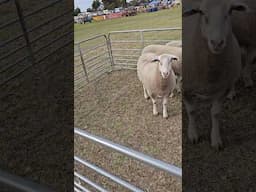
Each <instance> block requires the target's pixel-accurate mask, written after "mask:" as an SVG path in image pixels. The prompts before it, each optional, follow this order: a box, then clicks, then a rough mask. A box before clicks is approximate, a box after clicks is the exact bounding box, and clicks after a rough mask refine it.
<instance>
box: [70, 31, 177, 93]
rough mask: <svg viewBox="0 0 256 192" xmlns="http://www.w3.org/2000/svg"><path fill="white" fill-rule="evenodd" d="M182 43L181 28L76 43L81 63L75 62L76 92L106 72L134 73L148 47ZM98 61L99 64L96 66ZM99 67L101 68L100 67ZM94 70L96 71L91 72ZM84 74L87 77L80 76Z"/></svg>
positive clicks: (111, 34)
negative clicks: (125, 71) (144, 50)
mask: <svg viewBox="0 0 256 192" xmlns="http://www.w3.org/2000/svg"><path fill="white" fill-rule="evenodd" d="M180 39H181V28H178V27H174V28H159V29H140V30H125V31H112V32H109V33H108V34H107V35H97V36H94V37H91V38H89V39H86V40H83V41H80V42H76V43H75V56H74V57H75V58H77V57H78V56H79V57H80V60H79V61H77V62H75V89H80V88H82V87H83V86H85V85H87V84H88V83H89V82H91V81H93V80H96V79H97V78H98V77H100V76H101V75H102V74H104V73H106V72H110V71H113V70H118V69H130V70H135V69H136V66H137V60H138V58H139V56H140V53H141V51H142V49H143V48H144V47H145V46H147V45H149V44H166V43H168V42H170V41H177V40H180ZM95 60H97V61H98V62H96V63H95V62H93V61H95ZM81 64H82V65H81ZM80 65H81V66H80ZM99 65H101V67H97V66H99ZM93 66H94V68H95V70H90V68H92V67H93ZM100 69H101V70H100ZM81 70H83V71H84V76H81Z"/></svg>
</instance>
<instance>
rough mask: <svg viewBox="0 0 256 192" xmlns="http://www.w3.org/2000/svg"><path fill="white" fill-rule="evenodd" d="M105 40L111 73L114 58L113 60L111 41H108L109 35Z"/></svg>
mask: <svg viewBox="0 0 256 192" xmlns="http://www.w3.org/2000/svg"><path fill="white" fill-rule="evenodd" d="M105 38H106V41H107V46H108V54H109V58H110V63H111V71H113V68H114V65H115V63H114V58H113V53H112V46H111V40H110V33H109V34H108V36H107V37H105Z"/></svg>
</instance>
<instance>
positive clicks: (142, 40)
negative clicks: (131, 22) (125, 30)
mask: <svg viewBox="0 0 256 192" xmlns="http://www.w3.org/2000/svg"><path fill="white" fill-rule="evenodd" d="M140 40H141V52H142V50H143V48H144V34H143V31H142V30H140Z"/></svg>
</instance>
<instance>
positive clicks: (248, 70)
mask: <svg viewBox="0 0 256 192" xmlns="http://www.w3.org/2000/svg"><path fill="white" fill-rule="evenodd" d="M253 56H254V53H253V52H251V51H250V52H249V53H248V54H247V55H246V56H245V66H244V69H243V71H242V76H243V81H244V85H245V87H246V88H248V87H252V86H253V80H252V62H253Z"/></svg>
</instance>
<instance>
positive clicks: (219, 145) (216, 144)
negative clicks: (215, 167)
mask: <svg viewBox="0 0 256 192" xmlns="http://www.w3.org/2000/svg"><path fill="white" fill-rule="evenodd" d="M211 146H212V147H213V148H214V149H215V150H216V151H222V150H223V148H224V145H223V144H222V141H221V140H219V141H215V142H212V143H211Z"/></svg>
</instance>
